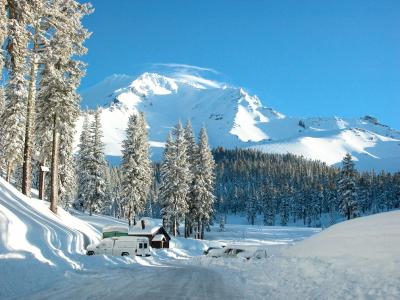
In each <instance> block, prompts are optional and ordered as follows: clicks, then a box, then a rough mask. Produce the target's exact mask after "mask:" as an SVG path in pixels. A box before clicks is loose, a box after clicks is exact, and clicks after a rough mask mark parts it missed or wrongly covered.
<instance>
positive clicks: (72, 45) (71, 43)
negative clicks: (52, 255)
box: [36, 0, 91, 213]
mask: <svg viewBox="0 0 400 300" xmlns="http://www.w3.org/2000/svg"><path fill="white" fill-rule="evenodd" d="M52 8H53V10H52V25H53V26H54V28H53V35H52V38H51V40H50V42H49V45H48V47H50V48H51V51H46V54H47V55H46V56H45V57H44V58H43V63H44V72H43V75H42V76H41V81H40V87H39V92H38V97H37V98H38V99H37V105H36V111H37V120H36V123H37V124H36V129H37V132H36V133H37V141H36V145H37V146H38V147H37V149H38V150H39V152H40V155H39V156H40V161H42V162H45V161H49V160H50V159H49V158H50V157H51V173H50V174H51V177H50V180H51V182H50V185H51V186H50V202H51V205H50V209H51V210H52V211H53V212H55V213H56V212H57V202H58V195H59V186H60V182H59V180H60V178H59V171H58V169H59V161H62V160H63V158H62V157H60V143H59V140H60V134H65V132H66V131H71V132H70V133H69V134H71V133H72V132H73V131H74V128H75V121H76V119H77V116H78V113H79V100H80V98H79V96H78V94H77V93H76V89H77V87H78V86H79V83H80V78H81V77H82V76H83V75H84V67H85V65H84V64H83V63H82V62H81V61H78V60H76V56H79V55H83V54H85V53H86V48H85V47H84V46H83V42H84V41H85V40H86V38H87V37H88V36H89V33H88V32H87V30H86V29H85V28H84V27H83V26H82V18H83V17H84V16H85V15H87V14H89V13H90V12H91V6H90V5H89V4H81V3H79V2H77V1H75V0H68V1H61V0H56V1H54V2H53V5H52ZM69 134H68V135H69ZM49 150H50V151H49ZM49 152H50V153H51V154H50V153H49ZM64 153H67V152H64Z"/></svg>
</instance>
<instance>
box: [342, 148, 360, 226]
mask: <svg viewBox="0 0 400 300" xmlns="http://www.w3.org/2000/svg"><path fill="white" fill-rule="evenodd" d="M355 176H356V171H355V168H354V162H353V160H352V157H351V154H350V153H347V154H346V155H345V157H344V158H343V161H342V169H341V172H340V180H339V190H338V196H339V199H340V205H339V210H340V213H341V214H342V215H344V216H345V217H346V218H347V220H350V219H351V218H353V217H355V215H356V213H357V208H358V203H357V190H356V183H355Z"/></svg>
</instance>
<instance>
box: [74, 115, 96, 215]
mask: <svg viewBox="0 0 400 300" xmlns="http://www.w3.org/2000/svg"><path fill="white" fill-rule="evenodd" d="M89 125H90V124H89V116H88V114H85V116H84V120H83V126H82V132H81V135H80V138H79V150H78V156H77V173H78V197H77V199H76V201H75V204H74V206H75V208H76V209H78V210H82V211H83V210H84V207H86V206H87V205H86V203H88V202H89V194H90V192H89V190H88V188H89V182H90V180H91V178H90V170H89V161H90V160H91V159H92V155H93V154H92V148H93V145H92V139H91V136H90V132H89Z"/></svg>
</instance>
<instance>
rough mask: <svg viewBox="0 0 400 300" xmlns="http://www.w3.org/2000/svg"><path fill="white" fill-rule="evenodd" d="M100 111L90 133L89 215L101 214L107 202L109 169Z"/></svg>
mask: <svg viewBox="0 0 400 300" xmlns="http://www.w3.org/2000/svg"><path fill="white" fill-rule="evenodd" d="M100 113H101V111H100V109H98V110H97V111H96V112H95V114H94V120H93V122H92V123H91V125H90V129H89V133H90V139H91V143H90V145H91V147H92V149H91V155H90V156H89V158H88V161H87V169H88V172H89V180H88V187H87V193H88V195H87V197H88V202H86V203H85V209H87V210H89V214H90V215H92V213H93V212H97V213H99V212H101V209H102V207H103V205H104V203H103V202H104V201H105V200H106V196H107V195H106V189H107V181H106V180H107V177H106V174H105V170H106V168H108V165H107V161H106V159H105V155H104V143H103V141H102V138H103V131H102V128H101V119H100Z"/></svg>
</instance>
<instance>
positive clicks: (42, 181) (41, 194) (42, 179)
mask: <svg viewBox="0 0 400 300" xmlns="http://www.w3.org/2000/svg"><path fill="white" fill-rule="evenodd" d="M43 166H44V163H43V162H41V163H40V164H39V199H40V200H43V199H44V187H45V176H46V173H45V172H44V171H42V167H43Z"/></svg>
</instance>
